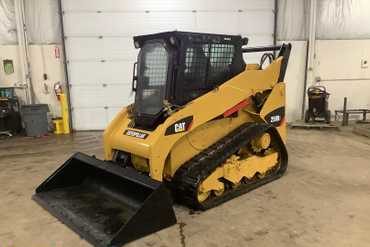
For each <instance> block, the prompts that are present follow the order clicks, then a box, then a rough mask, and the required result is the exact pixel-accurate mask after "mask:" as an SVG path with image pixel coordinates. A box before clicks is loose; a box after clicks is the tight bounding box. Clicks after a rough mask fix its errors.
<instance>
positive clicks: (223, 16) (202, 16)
mask: <svg viewBox="0 0 370 247" xmlns="http://www.w3.org/2000/svg"><path fill="white" fill-rule="evenodd" d="M225 20H227V21H225ZM196 31H198V32H208V33H225V34H236V33H238V12H221V13H220V12H199V13H197V28H196Z"/></svg>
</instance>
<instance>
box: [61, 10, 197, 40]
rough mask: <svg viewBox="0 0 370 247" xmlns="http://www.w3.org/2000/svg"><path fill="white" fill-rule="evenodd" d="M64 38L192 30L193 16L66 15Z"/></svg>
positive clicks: (143, 14)
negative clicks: (65, 36)
mask: <svg viewBox="0 0 370 247" xmlns="http://www.w3.org/2000/svg"><path fill="white" fill-rule="evenodd" d="M64 19H65V21H64V23H65V34H66V35H67V36H77V37H79V36H101V35H103V36H104V35H108V36H109V35H112V36H126V37H129V36H132V35H138V34H143V33H154V32H160V31H168V30H174V29H179V30H180V29H181V30H190V29H194V28H195V13H192V12H177V13H175V12H161V13H158V12H150V13H119V12H117V13H66V14H65V17H64Z"/></svg>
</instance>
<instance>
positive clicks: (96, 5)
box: [63, 0, 274, 11]
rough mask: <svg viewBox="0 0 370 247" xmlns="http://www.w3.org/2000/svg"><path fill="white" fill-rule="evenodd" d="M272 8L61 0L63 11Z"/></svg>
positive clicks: (251, 1)
mask: <svg viewBox="0 0 370 247" xmlns="http://www.w3.org/2000/svg"><path fill="white" fill-rule="evenodd" d="M251 8H270V9H273V8H274V0H258V1H256V0H233V2H232V4H230V2H229V1H225V0H156V1H153V0H135V1H132V0H105V1H102V0H78V1H76V0H63V9H64V10H65V11H71V10H74V11H96V10H100V11H143V10H152V11H153V10H156V11H183V10H193V9H196V10H199V9H205V10H227V9H251Z"/></svg>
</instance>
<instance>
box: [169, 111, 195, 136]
mask: <svg viewBox="0 0 370 247" xmlns="http://www.w3.org/2000/svg"><path fill="white" fill-rule="evenodd" d="M192 122H193V116H190V117H186V118H183V119H181V120H179V121H176V122H175V123H173V124H172V125H170V126H169V127H168V128H167V129H166V133H165V135H166V136H167V135H173V134H177V133H182V132H185V131H188V130H189V129H190V127H191V124H192Z"/></svg>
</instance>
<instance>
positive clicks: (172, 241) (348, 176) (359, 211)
mask: <svg viewBox="0 0 370 247" xmlns="http://www.w3.org/2000/svg"><path fill="white" fill-rule="evenodd" d="M288 149H289V154H290V161H289V168H288V172H287V174H286V175H285V176H284V177H283V178H282V179H280V180H277V181H275V182H273V183H271V184H268V185H265V186H264V187H261V188H260V189H258V190H255V191H253V192H250V193H248V194H246V195H243V196H241V197H239V198H236V199H234V200H233V201H230V202H228V203H225V204H223V205H221V206H219V207H217V208H215V209H212V210H209V211H206V212H202V213H195V214H192V213H190V211H189V209H187V208H185V207H182V206H179V205H176V206H175V211H176V214H177V218H178V222H179V223H178V224H177V225H175V226H173V227H170V228H168V229H165V230H163V231H160V232H158V233H155V234H153V235H150V236H148V237H145V238H143V239H140V240H138V241H136V242H132V243H131V244H129V245H127V246H130V247H139V246H140V247H143V246H149V247H150V246H156V247H157V246H158V247H165V246H171V247H177V246H178V247H190V246H192V247H196V246H199V247H200V246H202V247H203V246H205V247H216V246H258V247H260V246H264V247H269V246H271V247H277V246H281V247H283V246H284V247H289V246H292V247H293V246H294V247H297V246H307V247H308V246H309V247H313V246H335V247H342V246H343V247H344V246H346V247H348V246H355V247H361V246H364V247H365V246H370V234H369V233H370V214H369V212H370V139H368V138H366V137H361V136H356V135H354V134H352V133H351V132H349V131H341V132H337V131H316V130H314V131H308V130H296V129H294V130H290V131H289V144H288ZM77 150H79V151H82V152H86V153H89V154H96V155H97V156H98V157H101V156H102V149H101V133H78V134H76V135H74V136H73V137H55V136H49V137H45V138H39V139H34V138H14V139H8V140H0V188H1V190H0V246H1V247H25V246H27V247H41V246H45V247H65V246H68V247H69V246H73V247H78V246H81V247H82V246H90V245H89V244H88V243H87V242H85V241H84V240H81V239H80V238H79V237H78V236H77V235H76V234H75V233H73V232H72V231H71V230H69V229H68V228H67V227H65V226H64V225H63V224H61V223H60V222H58V221H57V220H56V219H55V218H53V217H52V216H50V215H49V214H48V213H47V212H46V211H44V210H43V209H41V208H40V207H39V206H38V205H37V204H36V203H35V202H33V201H32V200H31V195H32V194H33V191H34V189H35V187H36V186H37V185H38V184H40V182H41V181H43V179H45V178H46V177H47V176H49V175H50V174H51V172H52V171H54V170H55V169H56V168H57V167H58V166H59V165H60V164H62V162H63V161H64V160H66V159H67V158H68V157H69V156H70V155H71V154H72V153H73V152H75V151H77Z"/></svg>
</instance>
